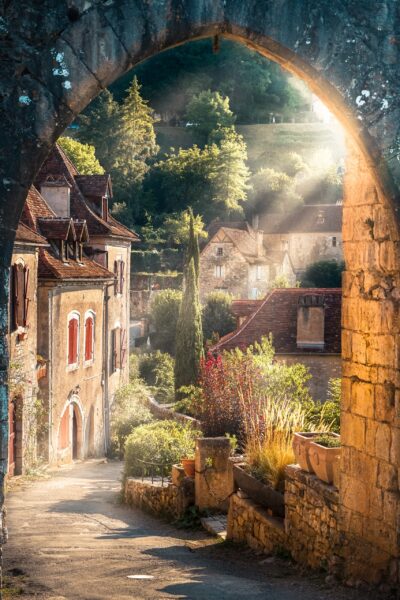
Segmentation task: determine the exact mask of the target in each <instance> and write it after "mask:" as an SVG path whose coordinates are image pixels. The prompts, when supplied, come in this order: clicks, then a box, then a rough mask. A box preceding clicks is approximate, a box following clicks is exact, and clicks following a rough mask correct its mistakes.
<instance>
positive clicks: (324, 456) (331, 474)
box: [309, 433, 340, 485]
mask: <svg viewBox="0 0 400 600" xmlns="http://www.w3.org/2000/svg"><path fill="white" fill-rule="evenodd" d="M329 435H330V436H332V437H335V438H339V439H340V435H338V434H337V433H330V434H329ZM309 458H310V462H311V465H312V468H313V469H314V473H315V474H316V476H317V477H318V478H319V479H321V480H322V481H325V483H329V484H330V485H332V484H333V483H334V481H335V480H336V482H337V479H338V470H337V466H338V460H339V458H340V448H327V447H326V446H321V444H317V443H316V442H313V441H311V443H310V447H309Z"/></svg>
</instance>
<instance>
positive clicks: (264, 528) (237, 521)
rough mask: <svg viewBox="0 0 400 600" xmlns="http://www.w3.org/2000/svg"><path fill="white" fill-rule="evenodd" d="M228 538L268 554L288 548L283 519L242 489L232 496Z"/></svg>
mask: <svg viewBox="0 0 400 600" xmlns="http://www.w3.org/2000/svg"><path fill="white" fill-rule="evenodd" d="M226 538H227V539H228V540H232V541H234V542H244V543H246V544H247V545H248V546H250V548H252V549H253V550H257V551H261V552H265V553H267V554H272V553H274V552H277V551H279V550H282V549H285V548H287V535H286V532H285V527H284V522H283V519H278V518H276V517H272V516H270V515H269V514H268V512H267V510H265V509H264V508H263V507H262V506H260V505H258V504H256V503H255V502H253V501H252V500H250V499H248V498H247V497H246V494H244V493H243V492H242V491H241V490H239V492H237V493H236V494H233V496H231V501H230V506H229V513H228V528H227V536H226Z"/></svg>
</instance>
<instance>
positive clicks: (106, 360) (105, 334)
mask: <svg viewBox="0 0 400 600" xmlns="http://www.w3.org/2000/svg"><path fill="white" fill-rule="evenodd" d="M110 287H114V282H112V283H106V284H105V285H104V302H103V423H104V454H105V455H107V453H108V446H109V439H110V402H109V397H108V378H109V365H110V360H109V358H110V357H109V353H110V349H109V343H108V321H109V317H108V312H109V311H108V301H109V299H110V296H109V293H108V290H109V288H110Z"/></svg>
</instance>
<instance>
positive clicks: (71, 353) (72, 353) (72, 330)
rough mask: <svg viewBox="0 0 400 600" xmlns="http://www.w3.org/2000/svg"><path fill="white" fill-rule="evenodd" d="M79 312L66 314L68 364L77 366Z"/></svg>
mask: <svg viewBox="0 0 400 600" xmlns="http://www.w3.org/2000/svg"><path fill="white" fill-rule="evenodd" d="M79 319H80V316H79V313H78V312H75V311H74V312H72V313H70V314H69V315H68V366H69V367H77V366H78V358H79Z"/></svg>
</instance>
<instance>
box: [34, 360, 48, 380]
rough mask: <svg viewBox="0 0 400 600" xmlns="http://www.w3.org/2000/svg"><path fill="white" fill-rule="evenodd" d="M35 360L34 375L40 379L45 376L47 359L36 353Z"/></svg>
mask: <svg viewBox="0 0 400 600" xmlns="http://www.w3.org/2000/svg"><path fill="white" fill-rule="evenodd" d="M36 361H37V364H36V376H37V380H38V381H39V380H40V379H42V378H43V377H46V375H47V361H46V359H45V358H43V356H41V355H40V354H38V355H37V357H36Z"/></svg>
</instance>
